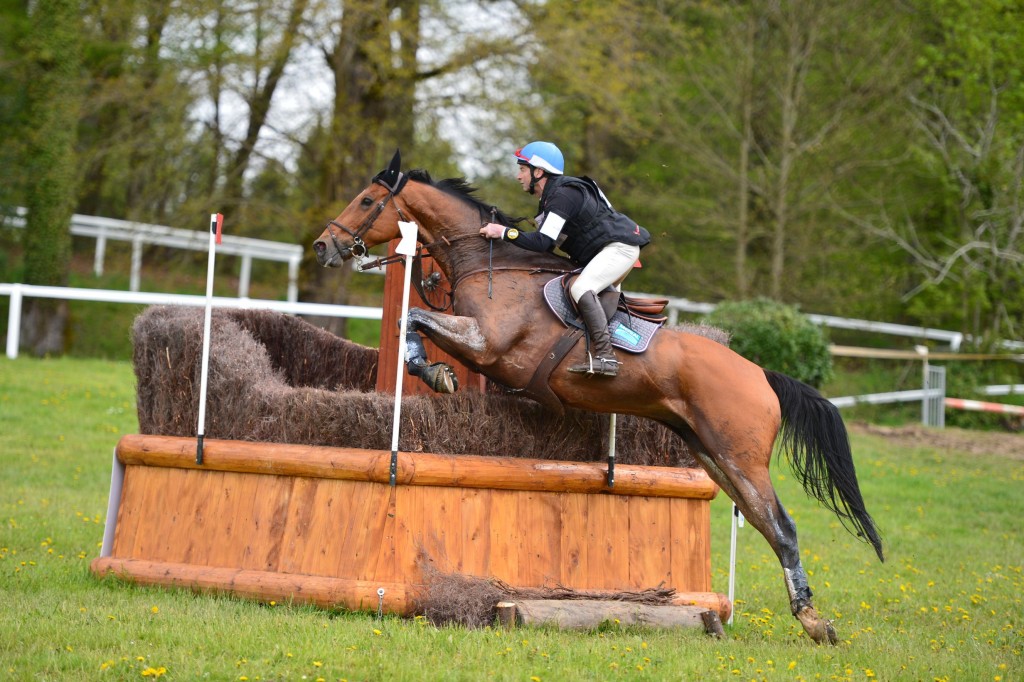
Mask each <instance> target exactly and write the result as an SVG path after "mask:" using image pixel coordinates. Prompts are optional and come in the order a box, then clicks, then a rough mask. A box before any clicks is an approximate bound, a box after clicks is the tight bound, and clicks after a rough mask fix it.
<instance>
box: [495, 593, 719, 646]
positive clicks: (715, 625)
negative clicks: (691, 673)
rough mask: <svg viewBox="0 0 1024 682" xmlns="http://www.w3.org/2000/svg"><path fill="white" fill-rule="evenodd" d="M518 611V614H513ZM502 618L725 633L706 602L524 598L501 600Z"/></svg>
mask: <svg viewBox="0 0 1024 682" xmlns="http://www.w3.org/2000/svg"><path fill="white" fill-rule="evenodd" d="M513 614H514V615H513ZM497 615H498V622H499V623H500V624H502V625H504V626H506V627H509V626H511V625H512V624H514V623H518V624H522V625H555V626H557V627H560V628H566V629H593V628H596V627H599V626H600V625H601V624H602V623H607V622H614V623H615V624H616V625H624V626H625V625H643V626H647V627H658V628H688V627H699V628H702V629H703V630H704V631H705V632H707V633H708V634H709V635H713V636H716V637H721V636H723V635H724V634H725V633H724V631H723V629H722V621H721V619H720V618H719V617H718V613H716V612H715V611H712V610H709V609H707V608H704V607H702V606H679V605H666V604H639V603H636V602H625V601H605V600H591V599H523V600H519V601H515V602H501V603H500V604H498V608H497Z"/></svg>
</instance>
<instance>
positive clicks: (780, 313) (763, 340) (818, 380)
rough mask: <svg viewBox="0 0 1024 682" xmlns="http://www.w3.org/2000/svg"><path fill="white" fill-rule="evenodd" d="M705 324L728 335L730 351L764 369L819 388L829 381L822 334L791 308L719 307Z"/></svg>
mask: <svg viewBox="0 0 1024 682" xmlns="http://www.w3.org/2000/svg"><path fill="white" fill-rule="evenodd" d="M706 321H707V323H708V324H711V325H714V326H716V327H719V328H721V329H724V330H726V331H727V332H729V333H730V334H731V335H732V341H731V342H730V344H729V345H730V347H731V348H732V349H733V350H734V351H736V352H737V353H739V354H740V355H742V356H743V357H745V358H747V359H748V360H750V361H752V362H755V363H757V364H758V365H761V366H762V367H764V368H765V369H772V370H775V371H777V372H782V373H784V374H788V375H789V376H791V377H794V378H796V379H799V380H800V381H803V382H804V383H807V384H810V385H811V386H814V387H816V388H820V387H821V385H822V384H823V383H825V382H826V381H828V380H829V379H831V378H832V354H831V353H830V352H829V349H828V339H827V338H826V337H825V333H824V331H823V330H822V329H821V327H818V326H817V325H815V324H814V323H812V322H811V321H810V320H808V319H807V317H806V316H804V315H802V314H801V313H800V312H799V311H798V310H797V309H796V308H795V307H793V306H789V305H785V304H782V303H778V302H776V301H771V300H768V299H764V298H759V299H755V300H753V301H734V302H726V303H722V304H719V305H718V306H717V307H716V308H715V309H714V310H713V311H712V312H711V314H710V315H708V317H707V318H706Z"/></svg>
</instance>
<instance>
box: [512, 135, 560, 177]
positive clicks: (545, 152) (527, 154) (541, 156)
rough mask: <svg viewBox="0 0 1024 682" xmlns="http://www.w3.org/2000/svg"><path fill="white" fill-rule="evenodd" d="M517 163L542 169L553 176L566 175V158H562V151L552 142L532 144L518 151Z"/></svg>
mask: <svg viewBox="0 0 1024 682" xmlns="http://www.w3.org/2000/svg"><path fill="white" fill-rule="evenodd" d="M516 161H518V162H519V163H521V164H525V165H527V166H533V167H534V168H540V169H541V170H543V171H546V172H548V173H551V174H552V175H562V174H563V173H565V157H563V156H562V151H561V150H560V149H559V148H558V147H556V146H555V145H553V144H552V143H550V142H531V143H530V144H528V145H526V146H525V147H523V148H522V149H517V150H516Z"/></svg>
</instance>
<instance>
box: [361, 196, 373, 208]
mask: <svg viewBox="0 0 1024 682" xmlns="http://www.w3.org/2000/svg"><path fill="white" fill-rule="evenodd" d="M360 203H361V204H362V206H363V208H369V207H370V206H372V205H373V197H363V200H362V201H361V202H360Z"/></svg>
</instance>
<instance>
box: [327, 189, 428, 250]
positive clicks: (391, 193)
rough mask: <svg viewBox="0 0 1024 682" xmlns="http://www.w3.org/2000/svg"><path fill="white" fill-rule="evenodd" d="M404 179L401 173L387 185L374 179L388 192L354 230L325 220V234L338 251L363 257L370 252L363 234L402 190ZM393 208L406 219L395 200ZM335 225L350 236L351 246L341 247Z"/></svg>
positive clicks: (401, 218) (400, 216) (401, 217)
mask: <svg viewBox="0 0 1024 682" xmlns="http://www.w3.org/2000/svg"><path fill="white" fill-rule="evenodd" d="M406 179H407V178H406V177H405V175H404V174H403V173H399V174H398V180H396V181H395V184H394V185H389V184H388V183H387V182H385V181H384V180H383V179H382V178H377V179H375V180H374V182H375V183H376V184H378V185H381V186H382V187H384V188H385V189H387V191H388V193H387V195H385V196H384V198H383V199H381V200H380V201H379V202H377V205H376V206H375V207H374V209H373V210H372V211H371V212H370V213H369V215H367V216H366V218H364V219H363V222H362V223H361V224H360V225H359V228H358V229H356V230H355V231H353V230H351V229H349V228H347V227H345V226H344V225H342V224H341V223H339V222H338V221H336V220H328V221H327V227H326V231H327V234H329V235H331V242H333V243H334V248H335V249H337V250H338V253H346V252H348V253H350V254H352V255H353V256H355V257H356V258H363V257H364V256H366V255H367V254H368V253H369V252H370V250H369V248H368V247H367V246H366V242H364V241H363V235H364V234H366V233H367V232H369V231H370V229H371V228H372V227H373V224H374V223H375V222H377V218H379V217H380V214H381V213H383V212H384V209H385V208H387V205H388V203H389V202H390V201H391V200H392V199H394V198H395V197H396V196H397V195H398V193H399V192H401V191H402V187H404V186H405V181H406ZM395 210H396V211H397V212H398V218H399V219H400V220H403V221H406V220H408V219H407V218H406V217H405V214H404V213H402V207H401V206H399V205H398V202H397V201H396V202H395ZM335 227H336V228H338V229H339V230H341V231H342V232H344V233H345V234H347V235H348V236H349V237H351V238H352V245H351V246H348V247H344V248H343V247H342V245H341V243H340V242H339V241H338V237H337V236H336V235H335V234H334V229H333V228H335Z"/></svg>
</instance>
